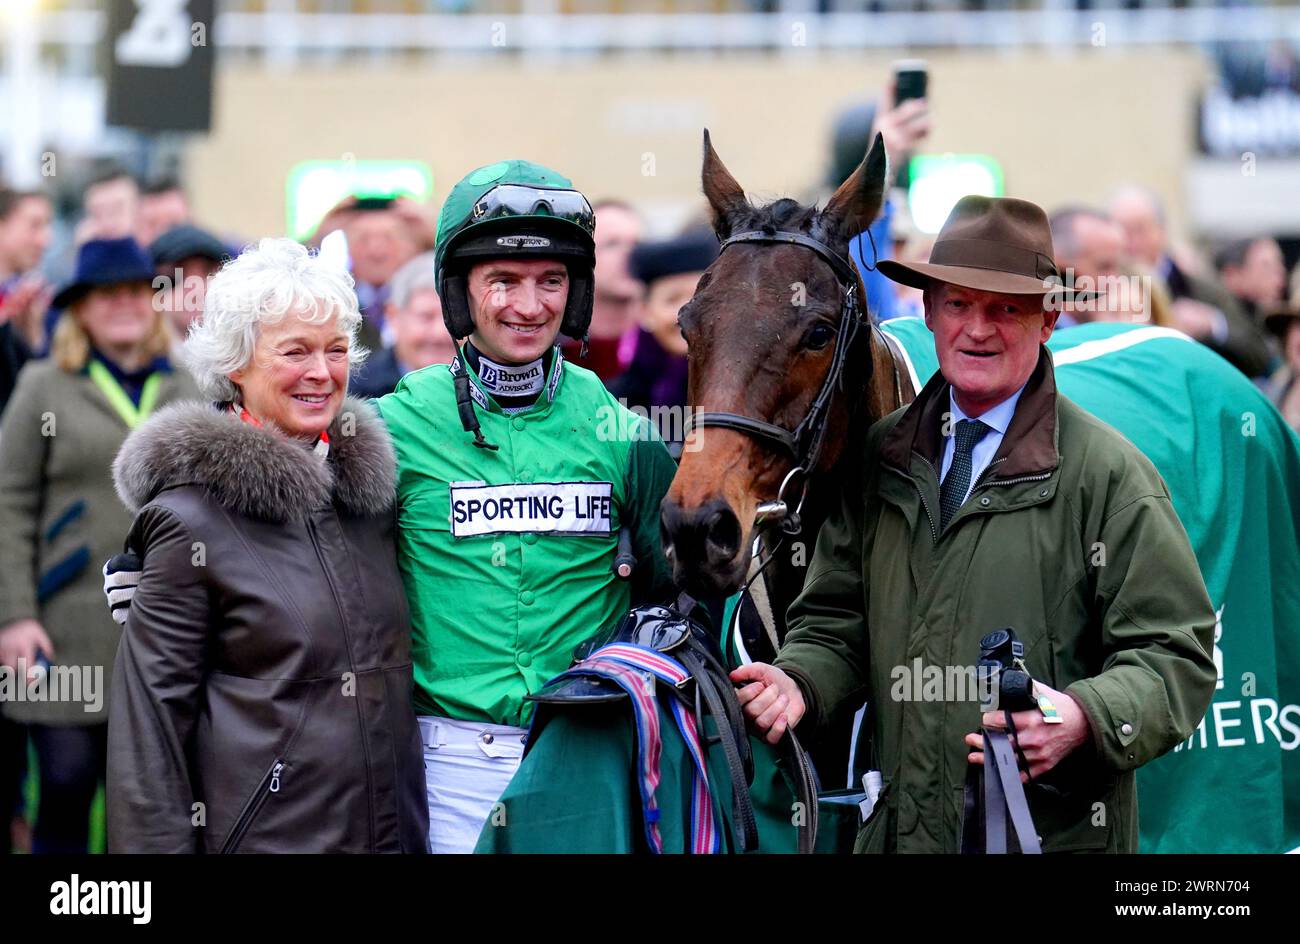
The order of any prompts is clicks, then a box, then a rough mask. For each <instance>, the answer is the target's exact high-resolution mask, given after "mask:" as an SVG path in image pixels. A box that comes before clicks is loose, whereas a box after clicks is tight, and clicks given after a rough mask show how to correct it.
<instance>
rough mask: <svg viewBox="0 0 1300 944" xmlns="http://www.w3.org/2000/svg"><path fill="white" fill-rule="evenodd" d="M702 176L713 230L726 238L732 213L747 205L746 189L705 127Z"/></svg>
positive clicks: (729, 231) (720, 236) (722, 237)
mask: <svg viewBox="0 0 1300 944" xmlns="http://www.w3.org/2000/svg"><path fill="white" fill-rule="evenodd" d="M700 178H701V181H702V182H703V184H704V196H705V197H706V198H707V199H708V201H709V207H710V208H711V209H712V211H713V231H714V232H715V233H717V235H718V239H726V238H727V236H728V235H730V233H731V214H732V213H734V212H735V211H736V210H738V209H739V208H741V207H743V206H744V205H745V191H744V189H743V188H742V187H741V186H740V184H738V183H736V178H735V177H732V176H731V171H729V170H727V166H726V165H725V164H723V163H722V158H720V157H718V152H717V151H715V150H713V142H712V141H710V140H709V129H708V128H705V129H704V166H703V168H702V169H701V171H700Z"/></svg>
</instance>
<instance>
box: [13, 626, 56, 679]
mask: <svg viewBox="0 0 1300 944" xmlns="http://www.w3.org/2000/svg"><path fill="white" fill-rule="evenodd" d="M38 651H39V652H41V653H44V655H45V657H46V658H47V659H53V658H54V644H53V643H51V642H50V637H49V636H48V635H46V633H45V628H44V627H43V626H41V624H40V623H38V622H37V621H36V620H34V619H20V620H14V621H13V622H12V623H10V624H9V625H7V626H5V627H4V628H3V629H0V665H7V666H10V667H11V668H14V669H17V668H19V666H25V667H26V668H27V672H28V674H29V675H30V673H31V671H32V669H34V668H35V667H36V653H37V652H38Z"/></svg>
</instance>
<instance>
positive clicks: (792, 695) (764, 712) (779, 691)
mask: <svg viewBox="0 0 1300 944" xmlns="http://www.w3.org/2000/svg"><path fill="white" fill-rule="evenodd" d="M731 680H732V681H733V682H738V683H739V682H748V683H750V684H748V685H745V686H744V687H743V688H741V689H739V690H738V691H737V692H736V699H737V700H738V701H739V702H740V705H741V707H742V708H743V709H744V710H745V719H746V720H747V721H748V722H749V726H750V728H751V729H752V730H753V732H754V733H755V734H757V735H758V736H759V737H761V738H763V740H765V741H767V743H768V744H775V743H777V742H778V741H780V740H781V738H782V737H783V736H784V735H785V732H786V728H793V727H794V726H795V725H796V724H798V723H799V719H800V718H802V717H803V713H804V711H806V710H807V706H806V705H804V701H803V692H801V691H800V690H799V685H798V684H797V683H796V682H795V680H794V679H792V678H790V676H788V675H786V674H785V673H784V672H782V671H781V670H780V669H778V668H777V667H776V666H774V665H766V664H765V663H762V662H755V663H752V664H751V665H742V666H741V667H740V668H738V669H736V670H735V671H734V672H732V673H731Z"/></svg>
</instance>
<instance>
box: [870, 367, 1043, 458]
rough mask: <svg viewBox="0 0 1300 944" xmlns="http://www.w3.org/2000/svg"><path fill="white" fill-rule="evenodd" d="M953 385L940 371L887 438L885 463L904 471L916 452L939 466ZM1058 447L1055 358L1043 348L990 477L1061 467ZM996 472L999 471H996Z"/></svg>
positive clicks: (999, 448) (881, 452)
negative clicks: (1053, 362) (944, 421)
mask: <svg viewBox="0 0 1300 944" xmlns="http://www.w3.org/2000/svg"><path fill="white" fill-rule="evenodd" d="M950 390H951V385H950V384H949V383H948V381H947V380H945V379H944V377H943V374H941V373H938V372H936V373H935V375H934V376H933V377H931V378H930V382H929V383H927V384H926V385H925V387H924V389H922V391H921V393H920V395H919V396H918V397H917V398H916V400H915V401H913V403H912V405H911V406H910V407H908V408H907V412H906V413H904V414H903V417H902V419H900V420H899V421H898V424H897V425H896V426H895V427H894V428H893V429H892V430H890V432H889V435H888V436H886V437H885V441H884V443H883V444H882V445H881V448H880V458H881V461H882V462H884V463H885V464H886V465H890V466H893V467H894V468H896V469H898V470H899V471H902V472H906V471H907V470H908V468H909V466H910V465H911V457H912V454H913V453H915V454H917V455H919V456H920V457H921V458H923V459H925V460H926V461H927V462H929V463H930V464H931V465H932V466H933V467H934V468H935V469H936V470H937V469H938V468H939V462H940V459H941V457H942V456H943V436H942V434H941V427H942V425H943V414H944V413H945V412H946V411H947V410H948V404H949V396H950ZM1060 461H1061V458H1060V453H1059V452H1058V450H1057V419H1056V372H1055V370H1054V369H1053V366H1052V356H1051V354H1050V353H1048V350H1047V348H1046V347H1042V346H1040V348H1039V351H1038V364H1037V365H1036V366H1035V367H1034V372H1033V373H1032V374H1031V375H1030V376H1029V380H1028V382H1027V383H1026V384H1025V389H1024V392H1023V393H1021V395H1020V402H1019V403H1018V404H1016V413H1015V416H1013V417H1012V418H1011V426H1010V427H1009V428H1008V429H1007V432H1006V435H1005V436H1003V437H1002V444H1001V445H1000V446H998V451H997V453H995V454H994V456H993V461H992V463H990V465H989V480H990V481H996V480H998V479H1010V478H1015V477H1017V476H1021V475H1035V474H1039V473H1042V472H1050V471H1052V470H1054V469H1055V468H1056V467H1057V466H1058V465H1060ZM994 473H996V474H994Z"/></svg>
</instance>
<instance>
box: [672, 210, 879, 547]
mask: <svg viewBox="0 0 1300 944" xmlns="http://www.w3.org/2000/svg"><path fill="white" fill-rule="evenodd" d="M736 243H778V244H780V243H785V244H788V245H795V246H803V247H804V248H805V249H811V250H812V251H813V252H815V253H816V254H817V255H818V256H820V257H821V259H822V260H823V261H824V262H826V263H827V264H828V265H829V266H830V267H831V270H832V271H833V272H834V273H835V280H836V282H838V283H839V287H840V291H841V293H842V295H841V300H840V322H839V328H838V330H837V331H836V333H835V350H834V352H833V354H832V356H831V366H830V370H828V371H827V372H826V379H825V380H823V381H822V386H821V390H819V391H818V393H817V397H816V398H815V399H814V400H813V402H812V406H810V407H809V408H808V413H807V414H806V415H805V416H804V418H803V419H802V420H801V421H800V422H799V425H798V426H796V427H795V428H794V429H787V428H785V427H784V426H777V425H776V424H775V423H769V422H767V421H766V420H759V419H754V418H753V417H751V416H744V415H743V414H740V413H720V412H704V413H695V414H692V416H691V418H690V421H689V422H688V423H687V424H686V430H685V432H686V433H689V432H690V431H691V430H692V429H704V428H705V427H709V426H713V427H717V428H719V429H729V430H732V431H733V432H737V433H744V434H745V435H746V436H750V437H752V438H754V439H757V440H759V441H761V442H763V443H764V444H765V445H768V446H770V447H774V448H776V449H777V450H779V451H781V452H784V453H786V454H787V455H789V456H790V457H791V458H792V459H793V460H794V467H793V468H792V469H791V470H790V471H789V472H788V473H786V476H785V478H784V479H782V481H781V486H780V488H779V489H777V493H776V498H775V499H774V500H773V501H768V502H762V503H761V504H760V505H759V506H758V509H757V513H756V514H757V521H758V522H760V523H761V522H763V521H770V520H779V521H780V523H781V529H782V530H783V531H785V532H786V533H787V534H798V533H799V530H800V527H801V525H800V521H799V513H800V512H801V511H802V509H803V503H804V498H805V497H806V495H807V491H808V476H809V475H811V474H812V472H813V470H814V469H816V468H817V460H818V459H819V458H820V457H821V450H822V443H823V441H824V440H825V437H826V421H827V418H828V417H829V415H830V404H831V398H832V397H833V396H834V395H835V391H836V390H841V391H842V390H843V389H844V365H845V363H846V362H847V360H848V356H849V352H850V351H851V350H852V348H853V341H854V339H855V338H856V336H857V333H858V331H859V329H861V328H862V327H863V325H866V326H867V327H868V330H870V326H871V321H870V319H869V318H868V317H867V316H866V310H865V308H864V306H863V304H862V300H861V299H860V298H859V297H858V274H857V272H855V271H854V269H853V267H852V266H851V265H850V264H849V263H848V261H847V260H846V259H845V258H844V257H843V256H841V255H839V254H838V253H836V252H834V251H833V250H832V249H831V248H830V247H829V246H827V245H826V244H825V243H823V242H822V241H821V240H818V239H814V238H813V237H811V236H807V235H805V234H803V233H792V232H788V231H785V230H776V231H774V232H765V231H763V230H748V231H746V232H743V233H736V234H735V235H732V236H729V237H727V238H726V239H724V240H723V241H722V245H721V246H720V247H719V250H718V251H719V253H720V254H721V253H722V252H724V251H725V250H726V248H727V247H728V246H731V245H734V244H736ZM874 368H875V365H874V363H873V359H872V358H870V357H868V358H867V378H866V379H867V383H868V384H870V382H871V375H872V371H873V370H874ZM796 480H797V481H799V483H800V488H799V493H798V494H799V500H798V502H796V503H795V508H794V510H793V511H791V510H790V507H789V506H790V501H788V500H787V498H786V490H787V489H788V488H790V486H791V483H792V482H794V481H796Z"/></svg>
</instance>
